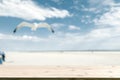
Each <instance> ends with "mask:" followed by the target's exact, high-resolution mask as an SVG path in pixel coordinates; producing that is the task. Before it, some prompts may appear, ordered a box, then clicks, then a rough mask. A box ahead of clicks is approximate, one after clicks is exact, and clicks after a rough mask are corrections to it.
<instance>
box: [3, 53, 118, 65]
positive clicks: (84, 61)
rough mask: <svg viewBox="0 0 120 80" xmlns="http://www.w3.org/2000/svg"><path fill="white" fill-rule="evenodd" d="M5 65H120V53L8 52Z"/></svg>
mask: <svg viewBox="0 0 120 80" xmlns="http://www.w3.org/2000/svg"><path fill="white" fill-rule="evenodd" d="M3 65H62V66H63V65H78V66H80V65H82V66H108V65H109V66H112V65H113V66H115V65H118V66H119V65H120V52H6V62H5V63H4V64H3Z"/></svg>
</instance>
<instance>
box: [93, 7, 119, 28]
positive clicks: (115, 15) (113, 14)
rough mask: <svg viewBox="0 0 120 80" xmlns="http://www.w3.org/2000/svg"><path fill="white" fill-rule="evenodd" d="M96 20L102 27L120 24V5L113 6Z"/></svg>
mask: <svg viewBox="0 0 120 80" xmlns="http://www.w3.org/2000/svg"><path fill="white" fill-rule="evenodd" d="M94 22H95V24H96V25H99V26H102V27H105V26H114V27H118V26H120V7H111V9H110V11H109V12H106V13H104V14H103V15H102V16H101V17H100V18H99V19H95V20H94Z"/></svg>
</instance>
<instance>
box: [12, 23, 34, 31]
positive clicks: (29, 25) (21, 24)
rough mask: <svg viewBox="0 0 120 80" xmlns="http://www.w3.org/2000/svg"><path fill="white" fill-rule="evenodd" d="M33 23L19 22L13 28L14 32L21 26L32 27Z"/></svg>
mask: <svg viewBox="0 0 120 80" xmlns="http://www.w3.org/2000/svg"><path fill="white" fill-rule="evenodd" d="M33 26H34V25H33V24H31V23H28V22H21V23H20V24H19V25H18V26H17V27H16V28H15V29H14V31H13V32H14V33H15V32H16V31H17V30H18V29H20V28H22V27H30V28H32V27H33Z"/></svg>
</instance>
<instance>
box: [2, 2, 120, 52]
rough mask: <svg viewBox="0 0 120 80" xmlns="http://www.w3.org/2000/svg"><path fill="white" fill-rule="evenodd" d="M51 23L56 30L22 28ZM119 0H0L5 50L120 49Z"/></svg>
mask: <svg viewBox="0 0 120 80" xmlns="http://www.w3.org/2000/svg"><path fill="white" fill-rule="evenodd" d="M23 21H27V22H31V23H34V22H37V23H39V22H47V23H48V24H50V25H51V26H52V27H53V28H54V30H55V33H54V34H52V33H51V32H49V31H48V30H47V29H44V28H43V29H42V28H39V29H37V30H36V31H31V30H30V29H29V28H22V29H20V30H18V32H17V33H16V34H13V32H12V31H13V30H14V28H15V27H16V26H17V25H18V24H19V23H21V22H23ZM119 41H120V1H119V0H0V49H2V50H5V51H7V50H23V51H24V50H27V51H28V50H38V51H39V50H120V42H119Z"/></svg>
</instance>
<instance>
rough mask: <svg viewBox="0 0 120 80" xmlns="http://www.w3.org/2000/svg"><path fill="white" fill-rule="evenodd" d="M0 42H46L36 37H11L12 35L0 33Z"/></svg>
mask: <svg viewBox="0 0 120 80" xmlns="http://www.w3.org/2000/svg"><path fill="white" fill-rule="evenodd" d="M0 40H20V41H46V40H45V39H43V38H39V37H36V36H28V35H23V36H13V35H8V34H2V33H0Z"/></svg>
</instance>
